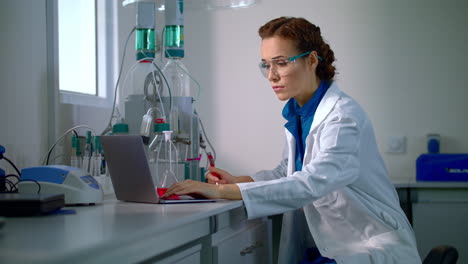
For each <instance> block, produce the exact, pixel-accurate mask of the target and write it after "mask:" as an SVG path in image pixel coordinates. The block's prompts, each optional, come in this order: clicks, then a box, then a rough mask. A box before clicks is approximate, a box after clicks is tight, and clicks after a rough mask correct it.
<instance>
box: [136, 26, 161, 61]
mask: <svg viewBox="0 0 468 264" xmlns="http://www.w3.org/2000/svg"><path fill="white" fill-rule="evenodd" d="M135 40H136V43H135V46H136V50H137V53H143V54H145V55H146V57H154V53H155V51H156V39H155V37H154V29H152V28H140V29H137V30H136V37H135Z"/></svg>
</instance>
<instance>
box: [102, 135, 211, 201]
mask: <svg viewBox="0 0 468 264" xmlns="http://www.w3.org/2000/svg"><path fill="white" fill-rule="evenodd" d="M101 143H102V148H103V150H104V155H105V158H106V165H107V168H108V170H109V172H110V176H111V180H112V185H113V186H114V191H115V196H116V197H117V199H118V200H121V201H128V202H138V203H164V204H169V203H201V202H216V201H218V200H219V199H195V198H193V197H191V196H188V195H182V196H179V197H180V199H179V200H165V199H159V196H158V194H157V192H156V186H155V184H154V183H153V178H152V177H151V171H150V168H149V165H148V160H147V158H146V154H145V150H144V147H143V140H142V138H141V136H138V135H125V136H101Z"/></svg>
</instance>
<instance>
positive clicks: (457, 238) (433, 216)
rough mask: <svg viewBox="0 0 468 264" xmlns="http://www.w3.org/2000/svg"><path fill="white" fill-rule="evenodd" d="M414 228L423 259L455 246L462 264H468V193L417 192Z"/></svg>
mask: <svg viewBox="0 0 468 264" xmlns="http://www.w3.org/2000/svg"><path fill="white" fill-rule="evenodd" d="M412 192H416V195H412V196H413V199H414V200H413V204H412V211H413V228H414V232H415V234H416V241H417V243H418V249H419V253H420V254H421V257H425V256H427V254H428V253H429V251H430V250H431V248H433V247H435V246H438V245H451V246H454V247H455V248H456V249H457V250H458V254H459V259H458V263H468V189H461V188H452V189H451V188H443V189H442V188H438V189H435V188H432V189H430V188H427V189H423V188H419V189H417V190H413V191H412Z"/></svg>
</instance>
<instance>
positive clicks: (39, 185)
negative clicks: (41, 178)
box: [15, 179, 41, 194]
mask: <svg viewBox="0 0 468 264" xmlns="http://www.w3.org/2000/svg"><path fill="white" fill-rule="evenodd" d="M25 181H32V182H34V183H36V184H37V187H38V189H37V193H38V194H39V193H40V192H41V184H40V183H39V182H38V181H35V180H29V179H28V180H21V181H19V182H17V183H16V184H15V188H16V189H17V190H18V187H17V185H18V183H20V182H25Z"/></svg>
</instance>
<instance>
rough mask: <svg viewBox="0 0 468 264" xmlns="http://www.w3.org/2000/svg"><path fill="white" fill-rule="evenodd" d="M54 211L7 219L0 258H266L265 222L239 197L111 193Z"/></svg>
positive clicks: (44, 260) (212, 261)
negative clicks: (152, 199) (155, 197)
mask: <svg viewBox="0 0 468 264" xmlns="http://www.w3.org/2000/svg"><path fill="white" fill-rule="evenodd" d="M63 209H64V210H62V212H61V213H60V214H53V215H46V216H36V217H8V218H6V221H5V225H4V226H3V228H2V229H0V263H48V264H51V263H142V262H143V263H158V264H163V263H190V264H192V263H207V264H216V263H243V264H247V263H271V223H270V222H271V220H269V219H268V218H261V219H254V220H247V218H246V213H245V208H244V205H243V202H242V201H219V202H215V203H192V204H166V205H163V204H143V203H130V202H122V201H117V200H116V199H115V197H113V196H107V197H106V199H105V200H104V201H103V202H102V203H100V204H96V205H91V206H76V207H64V208H63Z"/></svg>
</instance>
